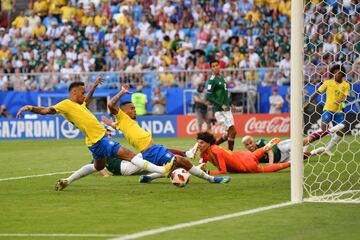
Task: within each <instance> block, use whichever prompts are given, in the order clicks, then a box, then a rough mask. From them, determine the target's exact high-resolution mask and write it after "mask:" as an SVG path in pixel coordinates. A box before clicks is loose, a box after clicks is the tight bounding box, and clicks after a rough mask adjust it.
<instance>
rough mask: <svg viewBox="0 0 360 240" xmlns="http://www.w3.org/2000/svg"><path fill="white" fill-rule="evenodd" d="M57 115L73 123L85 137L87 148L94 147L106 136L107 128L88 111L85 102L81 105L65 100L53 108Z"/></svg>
mask: <svg viewBox="0 0 360 240" xmlns="http://www.w3.org/2000/svg"><path fill="white" fill-rule="evenodd" d="M53 108H54V109H55V110H56V113H57V114H61V115H62V116H63V117H64V118H66V119H67V120H68V121H69V122H71V123H73V124H74V125H75V126H76V127H77V128H79V129H80V131H81V132H82V133H83V134H84V135H85V143H86V145H87V146H89V147H90V146H92V145H94V144H95V143H96V142H97V141H99V140H100V139H101V138H102V137H103V136H104V135H105V128H104V127H103V126H102V125H101V123H100V122H99V121H98V120H97V118H96V117H95V116H94V114H92V112H90V110H89V109H87V107H86V104H85V102H84V103H83V104H82V105H80V104H78V103H76V102H73V101H71V100H69V99H66V100H63V101H61V102H59V103H58V104H56V105H55V106H53Z"/></svg>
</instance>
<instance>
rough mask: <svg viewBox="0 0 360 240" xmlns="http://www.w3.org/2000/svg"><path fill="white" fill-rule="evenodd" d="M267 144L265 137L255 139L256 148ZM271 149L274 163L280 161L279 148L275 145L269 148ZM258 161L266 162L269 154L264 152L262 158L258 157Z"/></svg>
mask: <svg viewBox="0 0 360 240" xmlns="http://www.w3.org/2000/svg"><path fill="white" fill-rule="evenodd" d="M266 144H267V141H266V140H265V139H259V140H257V141H256V146H257V147H258V148H262V147H264V146H265V145H266ZM271 151H272V152H273V153H274V163H277V162H280V159H281V151H280V149H279V148H278V147H277V146H276V145H275V146H273V147H272V148H271ZM259 162H261V163H268V162H269V156H268V154H267V153H265V154H264V156H263V157H262V158H260V159H259Z"/></svg>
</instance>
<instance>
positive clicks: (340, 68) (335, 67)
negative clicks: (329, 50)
mask: <svg viewBox="0 0 360 240" xmlns="http://www.w3.org/2000/svg"><path fill="white" fill-rule="evenodd" d="M336 70H340V72H341V73H342V74H343V75H344V76H345V75H346V69H345V67H344V66H343V65H340V64H335V65H334V66H332V67H331V68H330V72H331V73H332V74H335V71H336Z"/></svg>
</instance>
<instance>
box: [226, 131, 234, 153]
mask: <svg viewBox="0 0 360 240" xmlns="http://www.w3.org/2000/svg"><path fill="white" fill-rule="evenodd" d="M235 137H236V129H235V126H231V127H230V128H229V129H228V139H227V140H228V149H229V150H231V151H232V150H234V143H235Z"/></svg>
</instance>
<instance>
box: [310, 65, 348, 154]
mask: <svg viewBox="0 0 360 240" xmlns="http://www.w3.org/2000/svg"><path fill="white" fill-rule="evenodd" d="M330 72H331V73H332V74H333V76H334V78H333V79H329V80H327V81H325V82H324V83H323V84H322V85H321V86H320V87H319V88H318V90H317V91H316V92H315V93H314V94H313V95H311V96H310V98H309V102H308V103H306V104H305V105H304V108H306V107H307V106H308V104H309V103H311V102H312V101H313V100H314V99H315V98H316V97H317V96H318V95H319V94H320V93H323V92H325V91H326V102H325V106H324V109H323V113H322V116H321V132H319V134H320V135H321V134H322V133H325V132H326V131H327V130H328V128H329V124H330V122H331V123H332V124H333V125H334V126H337V127H333V128H332V129H334V130H335V131H336V134H334V135H333V136H332V138H331V140H330V142H329V143H328V144H327V145H326V147H325V153H326V154H328V155H330V156H331V155H333V154H332V153H331V149H332V148H333V147H334V146H335V145H336V144H337V143H339V142H340V140H341V139H342V137H343V135H344V133H343V131H339V129H340V130H341V129H343V128H344V127H345V114H344V111H343V108H344V105H345V101H346V99H347V98H348V97H349V95H350V84H349V83H348V82H347V81H345V80H344V77H345V76H346V70H345V68H344V67H343V66H340V65H339V64H336V65H334V66H333V67H332V68H331V69H330Z"/></svg>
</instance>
